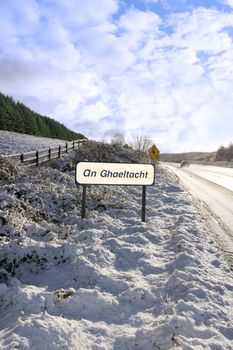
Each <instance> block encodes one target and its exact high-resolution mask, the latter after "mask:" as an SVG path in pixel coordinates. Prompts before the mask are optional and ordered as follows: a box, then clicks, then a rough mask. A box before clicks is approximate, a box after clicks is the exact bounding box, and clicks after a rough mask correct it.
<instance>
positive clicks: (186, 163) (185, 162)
mask: <svg viewBox="0 0 233 350" xmlns="http://www.w3.org/2000/svg"><path fill="white" fill-rule="evenodd" d="M189 165H190V163H189V162H188V161H187V160H182V162H181V163H180V167H181V168H183V167H184V166H189Z"/></svg>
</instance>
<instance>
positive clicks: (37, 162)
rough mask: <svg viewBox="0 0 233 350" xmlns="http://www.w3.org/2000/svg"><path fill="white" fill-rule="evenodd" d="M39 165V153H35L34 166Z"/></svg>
mask: <svg viewBox="0 0 233 350" xmlns="http://www.w3.org/2000/svg"><path fill="white" fill-rule="evenodd" d="M38 165H39V151H38V150H37V151H36V166H38Z"/></svg>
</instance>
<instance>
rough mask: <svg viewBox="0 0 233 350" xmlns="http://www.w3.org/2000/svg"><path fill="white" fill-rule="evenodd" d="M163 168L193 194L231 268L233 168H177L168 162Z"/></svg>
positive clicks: (191, 166)
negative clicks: (173, 174) (172, 173)
mask: <svg viewBox="0 0 233 350" xmlns="http://www.w3.org/2000/svg"><path fill="white" fill-rule="evenodd" d="M163 166H165V167H167V168H169V169H170V170H172V171H173V172H175V173H176V175H177V176H178V177H179V179H180V181H181V182H182V183H183V185H184V186H185V187H186V188H187V189H188V190H189V192H190V193H191V194H192V195H193V197H194V199H195V200H196V202H197V203H198V205H199V208H201V210H202V211H203V213H204V215H205V216H206V218H207V219H208V223H209V225H210V226H211V229H212V231H213V232H214V234H215V236H216V238H217V240H218V243H219V244H220V246H221V248H222V249H223V251H224V252H225V253H226V255H227V260H228V262H230V265H231V267H232V268H233V169H232V168H222V167H215V166H213V167H212V166H203V165H190V167H183V168H180V167H179V165H177V164H171V163H169V164H166V163H164V165H163Z"/></svg>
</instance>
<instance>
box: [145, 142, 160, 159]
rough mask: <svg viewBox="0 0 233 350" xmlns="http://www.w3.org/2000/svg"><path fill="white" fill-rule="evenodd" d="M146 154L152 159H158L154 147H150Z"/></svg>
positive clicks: (157, 152) (156, 150)
mask: <svg viewBox="0 0 233 350" xmlns="http://www.w3.org/2000/svg"><path fill="white" fill-rule="evenodd" d="M148 152H149V155H150V157H151V158H152V159H156V158H158V157H159V153H160V151H159V150H158V148H157V147H156V146H155V145H153V146H151V147H150V148H149V150H148Z"/></svg>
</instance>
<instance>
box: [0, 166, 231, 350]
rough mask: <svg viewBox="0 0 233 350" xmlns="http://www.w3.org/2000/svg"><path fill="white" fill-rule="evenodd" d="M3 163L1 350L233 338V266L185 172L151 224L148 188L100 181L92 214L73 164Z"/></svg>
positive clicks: (164, 190) (156, 204)
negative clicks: (83, 208)
mask: <svg viewBox="0 0 233 350" xmlns="http://www.w3.org/2000/svg"><path fill="white" fill-rule="evenodd" d="M61 162H62V161H61V160H59V162H57V164H58V165H59V167H60V168H62V167H61ZM65 169H66V170H67V167H66V166H64V167H63V170H65ZM1 174H2V178H3V177H4V181H2V183H1V191H0V210H1V211H0V217H1V219H0V225H1V227H0V237H1V248H0V262H1V270H0V281H1V283H0V300H1V303H0V329H1V331H0V348H1V349H4V350H6V349H15V348H20V349H30V350H31V349H36V350H41V349H51V350H55V349H67V350H68V349H69V350H70V349H77V350H87V349H95V350H97V349H98V350H100V349H114V350H126V349H127V350H131V349H139V350H150V349H162V350H168V349H180V350H181V349H182V350H189V349H213V350H217V349H218V350H220V349H222V350H223V349H224V350H225V349H233V345H232V344H233V330H232V321H233V311H232V300H233V278H232V274H231V272H230V270H229V268H228V267H227V266H226V264H225V262H224V261H223V259H222V257H221V254H220V252H219V250H218V248H217V246H216V244H215V242H214V240H213V238H212V236H211V234H210V233H209V232H208V230H207V227H206V223H205V221H204V219H203V217H202V216H201V214H200V213H199V212H198V210H197V209H196V208H195V207H194V205H193V204H192V198H191V196H190V195H189V194H188V193H187V192H186V191H184V190H183V189H182V187H181V185H180V183H179V182H178V179H177V178H176V176H175V175H174V174H172V173H171V172H169V171H168V170H164V169H162V168H160V167H159V168H158V169H157V171H156V181H155V185H154V186H153V187H148V190H147V222H146V223H142V222H141V221H140V209H141V188H140V187H95V188H94V187H91V188H88V194H87V199H88V216H87V219H85V220H81V218H80V205H81V203H80V198H81V189H80V188H79V187H76V186H75V182H74V171H73V170H72V169H71V170H70V171H66V172H60V170H58V169H55V168H51V167H49V166H46V167H40V168H39V169H32V170H30V171H29V170H27V169H23V168H20V167H19V168H18V169H15V168H14V167H13V168H12V169H10V171H9V172H8V171H7V170H5V172H4V173H1Z"/></svg>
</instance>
